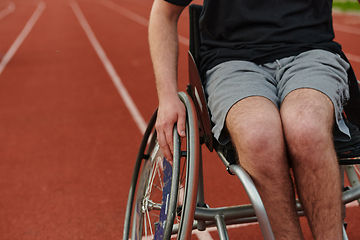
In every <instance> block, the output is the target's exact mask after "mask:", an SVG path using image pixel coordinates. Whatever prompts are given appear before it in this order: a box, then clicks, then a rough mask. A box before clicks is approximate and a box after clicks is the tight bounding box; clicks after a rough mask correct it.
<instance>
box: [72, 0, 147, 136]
mask: <svg viewBox="0 0 360 240" xmlns="http://www.w3.org/2000/svg"><path fill="white" fill-rule="evenodd" d="M70 6H71V8H72V9H73V11H74V13H75V16H76V17H77V19H78V20H79V22H80V25H81V27H82V28H83V29H84V31H85V33H86V35H87V37H88V38H89V40H90V43H91V45H92V46H93V48H94V49H95V52H96V53H97V55H98V56H99V58H100V60H101V62H102V63H103V65H104V67H105V69H106V71H107V73H108V74H109V76H110V78H111V80H112V81H113V83H114V85H115V87H116V89H117V90H118V92H119V93H120V96H121V97H122V99H123V101H124V103H125V105H126V107H127V108H128V110H129V111H130V114H131V116H132V117H133V119H134V121H135V122H136V124H137V126H138V128H139V130H140V132H141V133H142V134H143V133H144V132H145V129H146V126H147V124H146V122H145V121H144V118H143V117H142V116H141V114H140V112H139V110H138V109H137V107H136V105H135V103H134V101H133V100H132V98H131V97H130V95H129V93H128V91H127V90H126V88H125V86H124V84H123V83H122V81H121V79H120V77H119V75H118V74H117V73H116V70H115V68H114V66H113V65H112V63H111V62H110V60H109V59H108V57H107V56H106V53H105V51H104V50H103V48H102V47H101V45H100V43H99V41H98V40H97V38H96V36H95V34H94V32H93V31H92V29H91V27H90V25H89V23H88V22H87V20H86V18H85V16H84V14H83V13H82V11H81V9H80V7H79V5H78V4H77V2H75V1H72V2H70Z"/></svg>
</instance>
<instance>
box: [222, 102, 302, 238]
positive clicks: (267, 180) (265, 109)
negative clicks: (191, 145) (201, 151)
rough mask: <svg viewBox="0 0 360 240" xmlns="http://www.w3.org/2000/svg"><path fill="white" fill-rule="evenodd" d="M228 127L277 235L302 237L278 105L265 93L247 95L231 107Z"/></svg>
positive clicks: (279, 236)
mask: <svg viewBox="0 0 360 240" xmlns="http://www.w3.org/2000/svg"><path fill="white" fill-rule="evenodd" d="M226 127H227V129H228V131H229V133H230V135H231V138H232V141H233V143H234V145H235V147H236V149H237V152H238V155H239V160H240V164H241V166H242V167H243V168H244V169H246V170H247V171H248V172H249V174H250V175H251V176H252V178H253V180H254V182H255V184H256V186H257V188H258V191H259V193H260V196H261V198H262V200H263V202H264V205H265V208H266V211H267V213H268V216H269V219H270V223H271V226H272V228H273V231H274V235H275V237H276V239H286V240H289V239H296V240H299V239H303V236H302V232H301V228H300V224H299V219H298V216H297V214H296V209H295V193H294V187H293V182H292V179H291V176H290V171H289V165H288V160H287V158H286V150H285V144H284V138H283V130H282V124H281V119H280V114H279V110H278V108H277V107H276V106H275V105H274V104H273V103H272V102H271V101H269V100H268V99H266V98H263V97H249V98H245V99H243V100H241V101H239V102H238V103H236V104H235V105H234V106H233V107H232V108H231V109H230V111H229V113H228V115H227V118H226Z"/></svg>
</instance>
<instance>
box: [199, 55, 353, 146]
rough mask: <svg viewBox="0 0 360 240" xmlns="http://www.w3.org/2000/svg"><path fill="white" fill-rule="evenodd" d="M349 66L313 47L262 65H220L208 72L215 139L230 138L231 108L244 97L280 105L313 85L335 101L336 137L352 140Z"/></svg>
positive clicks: (336, 56) (206, 84)
mask: <svg viewBox="0 0 360 240" xmlns="http://www.w3.org/2000/svg"><path fill="white" fill-rule="evenodd" d="M348 68H349V64H348V63H347V62H346V61H344V60H343V59H342V58H341V57H340V56H339V55H337V54H333V53H331V52H328V51H324V50H311V51H307V52H304V53H301V54H299V55H298V56H292V57H286V58H283V59H279V60H276V61H275V62H272V63H267V64H263V65H257V64H255V63H252V62H247V61H237V60H236V61H228V62H224V63H221V64H219V65H217V66H216V67H214V68H212V69H210V70H209V71H207V73H206V81H205V92H206V94H207V96H208V106H209V109H210V112H211V120H212V122H213V123H214V127H213V129H212V131H213V133H214V136H215V138H216V139H217V140H218V141H219V142H220V143H222V144H226V143H227V142H228V141H229V137H228V136H227V134H226V133H225V132H226V131H223V129H224V124H225V118H226V115H227V113H228V111H229V109H230V108H231V107H232V106H233V105H234V104H235V103H236V102H238V101H240V100H241V99H244V98H247V97H250V96H262V97H266V98H268V99H269V100H270V101H272V102H273V103H274V104H275V105H276V106H277V107H280V104H281V102H282V101H283V100H284V98H285V97H286V95H287V94H289V93H290V92H291V91H293V90H295V89H299V88H311V89H316V90H318V91H320V92H322V93H324V94H325V95H327V96H328V97H329V98H330V99H331V101H332V102H333V105H334V110H335V119H336V123H337V128H334V137H335V138H336V140H343V141H346V140H348V139H350V134H349V130H348V128H347V126H346V125H345V122H344V120H343V118H342V111H343V105H344V104H345V103H346V101H347V100H348V98H349V89H348V79H347V73H346V71H347V70H348Z"/></svg>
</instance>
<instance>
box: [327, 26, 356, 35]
mask: <svg viewBox="0 0 360 240" xmlns="http://www.w3.org/2000/svg"><path fill="white" fill-rule="evenodd" d="M333 26H334V30H335V31H339V32H346V33H351V34H357V35H360V28H357V27H351V26H347V25H343V24H339V23H334V24H333Z"/></svg>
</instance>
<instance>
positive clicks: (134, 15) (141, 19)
mask: <svg viewBox="0 0 360 240" xmlns="http://www.w3.org/2000/svg"><path fill="white" fill-rule="evenodd" d="M101 3H102V4H103V5H104V6H106V7H108V8H110V9H111V10H114V11H115V12H117V13H120V14H121V15H123V16H124V17H127V18H129V19H131V20H133V21H135V22H137V23H139V24H140V25H143V26H145V27H148V26H149V20H148V19H146V18H144V17H142V16H140V15H139V14H137V13H134V12H133V11H130V10H128V9H126V8H124V7H122V6H120V5H118V4H116V3H114V2H112V1H108V0H107V1H102V2H101ZM178 38H179V43H181V44H183V45H185V46H189V39H188V38H186V37H184V36H181V35H178Z"/></svg>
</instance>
